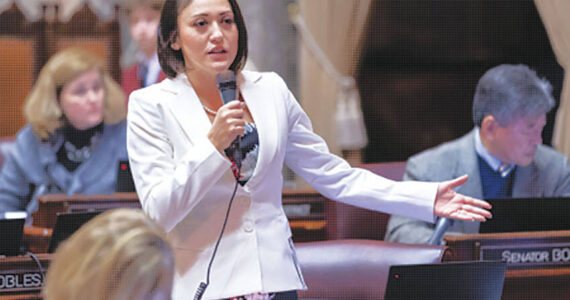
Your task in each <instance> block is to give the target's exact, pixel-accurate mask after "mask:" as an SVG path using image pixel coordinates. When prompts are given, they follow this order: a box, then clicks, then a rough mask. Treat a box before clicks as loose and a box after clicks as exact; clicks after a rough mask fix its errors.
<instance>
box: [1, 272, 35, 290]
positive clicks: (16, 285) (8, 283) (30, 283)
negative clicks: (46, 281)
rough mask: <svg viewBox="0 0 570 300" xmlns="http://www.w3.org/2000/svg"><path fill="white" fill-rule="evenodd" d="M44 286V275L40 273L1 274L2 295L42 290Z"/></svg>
mask: <svg viewBox="0 0 570 300" xmlns="http://www.w3.org/2000/svg"><path fill="white" fill-rule="evenodd" d="M42 284H43V283H42V274H41V273H40V272H6V273H0V293H4V292H9V291H22V290H27V289H41V287H42Z"/></svg>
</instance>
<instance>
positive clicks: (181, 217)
mask: <svg viewBox="0 0 570 300" xmlns="http://www.w3.org/2000/svg"><path fill="white" fill-rule="evenodd" d="M238 85H239V89H240V92H241V94H242V96H243V98H244V99H245V102H246V103H247V106H248V108H249V111H250V112H251V115H252V117H253V120H254V122H255V123H256V126H257V129H258V134H259V147H260V150H259V158H258V162H257V166H256V168H255V170H254V173H253V176H252V177H251V179H250V180H249V181H248V182H247V184H245V186H243V187H242V186H239V187H238V190H237V194H236V196H235V200H234V202H233V204H232V208H231V213H230V217H229V220H228V225H227V228H226V231H225V233H224V236H223V238H222V241H221V243H220V245H219V249H218V252H217V254H216V257H215V260H214V263H213V265H212V271H211V279H210V285H209V287H208V288H207V290H206V293H205V294H204V299H219V298H227V297H231V296H238V295H245V294H249V293H254V292H276V291H287V290H298V289H305V288H306V286H305V283H304V281H303V277H302V275H301V271H300V267H299V264H298V263H297V260H296V255H295V249H294V247H293V244H292V241H291V230H290V227H289V223H288V221H287V217H286V216H285V213H284V212H283V207H282V203H281V197H282V181H283V178H282V175H281V174H282V172H281V171H282V166H283V163H284V162H285V163H286V164H287V165H288V166H289V168H291V169H292V170H293V171H294V172H295V173H296V174H298V175H300V176H301V177H302V178H303V179H305V180H306V181H307V182H308V183H309V184H310V185H311V186H313V187H314V188H315V189H316V190H317V191H319V192H320V193H321V194H323V195H324V196H325V197H327V198H330V199H335V200H339V201H342V202H345V203H349V204H353V205H357V206H360V207H364V208H369V209H373V210H379V211H383V212H387V213H390V214H398V215H405V216H410V217H414V218H419V219H422V220H425V221H430V222H433V221H434V216H433V201H434V199H435V195H436V190H437V183H417V182H416V183H413V182H394V181H390V180H388V179H384V178H382V177H379V176H376V175H374V174H372V173H370V172H368V171H365V170H362V169H356V168H351V167H350V166H349V164H348V163H347V162H346V161H344V160H343V159H341V158H339V157H337V156H335V155H332V154H330V153H329V150H328V148H327V146H326V144H325V142H324V140H323V139H322V138H321V137H319V136H317V135H316V134H315V133H313V131H312V127H311V123H310V121H309V118H308V117H307V115H306V114H305V112H304V111H303V110H302V109H301V106H300V105H299V104H298V103H297V101H296V100H295V98H294V96H293V95H292V94H291V92H290V91H289V89H288V88H287V86H286V85H285V82H284V81H283V80H282V79H281V78H280V77H279V76H278V75H276V74H275V73H256V72H246V71H243V72H242V73H240V74H239V76H238ZM127 119H128V129H127V148H128V153H129V159H130V163H131V168H132V171H133V175H134V181H135V184H136V188H137V192H138V195H139V198H140V201H141V203H142V207H143V209H144V211H145V212H146V213H147V214H148V215H150V217H151V218H152V219H154V220H155V221H157V222H158V223H159V224H161V225H162V226H163V227H164V228H165V230H166V231H167V232H168V235H169V238H170V239H171V242H172V243H173V246H174V251H175V255H176V274H175V281H174V290H173V297H174V299H191V298H193V297H194V293H195V291H196V288H197V287H198V285H199V283H200V282H202V281H204V280H205V278H206V270H207V266H208V262H209V260H210V256H211V255H212V251H213V248H214V245H215V242H216V239H217V238H218V235H219V233H220V229H221V227H222V223H223V221H224V216H225V213H226V209H227V206H228V203H229V200H230V197H231V193H232V191H233V188H234V184H235V179H234V177H233V175H232V172H231V170H230V166H231V164H230V162H229V160H228V159H227V158H226V157H225V156H223V155H222V154H220V153H219V152H218V151H217V150H216V149H215V148H214V146H213V145H212V144H211V143H210V141H209V140H208V139H207V137H206V135H207V133H208V130H210V128H211V123H210V120H209V119H208V117H207V115H206V113H205V111H204V109H203V108H202V106H201V103H200V101H199V99H198V97H197V96H196V93H195V92H194V90H193V88H192V86H191V85H190V83H189V81H188V79H187V77H186V76H185V75H184V74H180V75H178V76H177V77H176V78H175V79H166V80H164V81H162V82H161V83H159V84H156V85H152V86H150V87H147V88H144V89H140V90H137V91H135V92H133V93H132V94H131V96H130V100H129V110H128V117H127Z"/></svg>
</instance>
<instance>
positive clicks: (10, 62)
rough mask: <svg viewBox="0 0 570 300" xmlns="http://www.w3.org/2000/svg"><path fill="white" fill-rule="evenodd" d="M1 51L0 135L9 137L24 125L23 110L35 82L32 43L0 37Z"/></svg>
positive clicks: (28, 40)
mask: <svg viewBox="0 0 570 300" xmlns="http://www.w3.org/2000/svg"><path fill="white" fill-rule="evenodd" d="M0 49H2V55H0V66H1V67H0V107H1V109H2V114H1V117H0V136H12V135H14V134H15V133H16V132H17V131H18V130H19V129H20V128H21V127H22V126H24V124H25V123H26V120H25V119H24V115H23V113H22V108H23V103H24V100H25V99H26V97H27V95H28V93H29V91H30V88H31V86H32V84H33V80H34V70H33V65H34V64H33V57H34V50H35V49H34V41H33V40H31V39H29V38H15V37H0Z"/></svg>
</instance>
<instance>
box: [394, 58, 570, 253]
mask: <svg viewBox="0 0 570 300" xmlns="http://www.w3.org/2000/svg"><path fill="white" fill-rule="evenodd" d="M551 90H552V88H551V86H550V84H549V83H548V82H547V81H546V80H544V79H542V80H541V79H539V78H538V77H537V75H536V73H535V72H534V71H532V70H531V69H529V68H528V67H527V66H524V65H516V66H515V65H500V66H497V67H495V68H492V69H490V70H489V71H487V72H486V73H485V74H484V75H483V77H481V79H480V80H479V83H478V84H477V88H476V91H475V97H474V99H473V122H474V123H475V128H474V129H473V130H472V131H471V132H469V133H468V134H467V135H465V136H463V137H461V138H459V139H457V140H454V141H451V142H448V143H444V144H442V145H440V146H437V147H435V148H433V149H428V150H426V151H424V152H422V153H419V154H416V155H414V156H412V157H411V158H410V159H409V160H408V162H407V165H406V173H405V175H404V180H422V181H444V180H448V179H451V178H456V177H457V176H461V175H464V174H468V175H469V180H468V181H467V182H466V183H465V184H463V185H462V186H460V187H459V188H458V189H457V192H459V193H462V194H465V195H468V196H472V197H476V198H506V197H556V196H570V167H569V166H568V158H567V157H565V156H564V155H562V154H560V153H558V152H556V151H554V150H553V149H551V148H549V147H547V146H544V145H542V137H541V133H542V129H543V127H544V125H545V123H546V113H547V112H548V111H549V110H550V109H552V107H553V106H554V100H553V98H552V94H551ZM433 230H434V225H433V224H429V223H425V222H421V221H417V220H413V219H408V218H404V217H400V216H392V217H391V218H390V221H389V223H388V229H387V231H386V237H385V240H386V241H391V242H401V243H412V244H413V243H416V244H421V243H426V242H427V241H428V240H429V238H430V236H431V235H432V233H433ZM478 230H479V222H462V221H455V222H454V224H453V225H452V226H451V227H450V228H449V229H448V231H447V232H448V233H450V234H461V233H477V232H478Z"/></svg>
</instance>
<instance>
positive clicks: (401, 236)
mask: <svg viewBox="0 0 570 300" xmlns="http://www.w3.org/2000/svg"><path fill="white" fill-rule="evenodd" d="M474 134H475V130H472V131H471V132H469V133H468V134H466V135H464V136H463V137H461V138H459V139H456V140H453V141H451V142H447V143H444V144H442V145H440V146H437V147H435V148H432V149H428V150H426V151H423V152H421V153H419V154H416V155H414V156H412V157H410V159H409V160H408V162H407V165H406V173H405V175H404V180H421V181H445V180H449V179H453V178H456V177H459V176H461V175H464V174H467V175H469V180H468V181H467V182H466V183H465V184H463V185H461V186H460V187H458V188H457V192H459V193H462V194H465V195H468V196H471V197H475V198H479V199H481V198H482V197H483V190H482V187H481V176H480V174H479V165H478V162H477V154H476V152H475V139H474ZM514 176H515V178H514V186H513V197H514V198H517V197H554V196H570V166H569V165H568V159H567V157H566V156H564V155H562V154H560V153H558V152H556V151H554V150H553V149H551V148H549V147H547V146H543V145H541V146H539V147H538V151H537V152H536V156H535V158H534V160H533V162H532V163H531V164H530V165H528V166H526V167H520V166H517V168H516V171H515V174H514ZM433 227H434V224H430V223H426V222H422V221H417V220H413V219H409V218H404V217H400V216H395V215H393V216H392V217H391V218H390V221H389V223H388V229H387V231H386V237H385V240H387V241H391V242H401V243H412V244H422V243H426V242H427V240H428V239H429V237H430V236H431V234H432V232H433ZM478 230H479V222H476V221H475V222H463V221H456V222H454V224H453V226H452V227H451V228H450V229H449V230H448V233H449V234H461V233H476V232H478Z"/></svg>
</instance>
